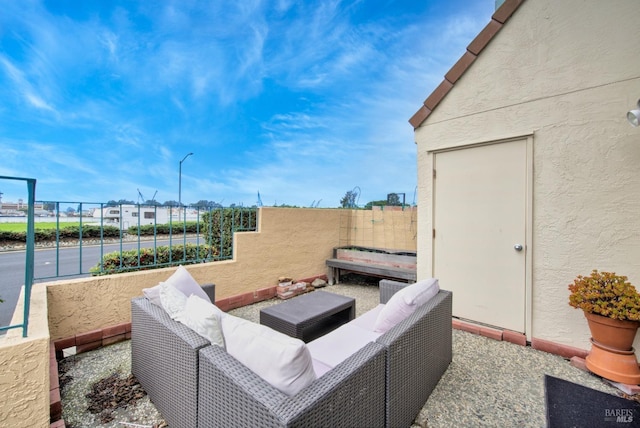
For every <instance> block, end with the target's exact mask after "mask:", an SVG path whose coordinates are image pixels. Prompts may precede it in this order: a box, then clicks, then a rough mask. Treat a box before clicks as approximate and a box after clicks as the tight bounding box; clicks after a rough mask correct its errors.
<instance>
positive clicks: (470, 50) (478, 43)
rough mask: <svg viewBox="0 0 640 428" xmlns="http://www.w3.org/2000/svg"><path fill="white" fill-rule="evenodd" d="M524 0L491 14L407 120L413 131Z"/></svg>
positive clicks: (514, 0)
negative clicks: (442, 78) (441, 79)
mask: <svg viewBox="0 0 640 428" xmlns="http://www.w3.org/2000/svg"><path fill="white" fill-rule="evenodd" d="M524 1H525V0H505V2H504V3H503V4H502V5H501V6H500V7H499V8H498V9H497V10H496V11H495V12H494V13H493V15H492V16H491V20H489V23H488V24H487V25H486V26H485V27H484V28H483V29H482V31H480V33H478V35H477V36H476V37H475V38H474V39H473V41H472V42H471V43H470V44H469V46H467V50H466V51H465V53H464V54H463V55H462V56H461V57H460V59H458V61H457V62H456V63H455V64H454V65H453V67H451V68H450V69H449V71H448V72H447V74H445V78H444V80H443V81H442V82H440V84H439V85H438V86H437V87H436V89H434V90H433V92H431V94H429V96H428V97H427V98H426V100H425V101H424V105H423V106H421V107H420V108H419V109H418V111H417V112H416V113H415V114H414V115H413V116H412V117H411V118H410V119H409V123H410V124H411V125H412V126H413V128H414V130H415V129H417V128H418V127H419V126H420V125H422V124H423V123H424V121H425V120H427V117H429V115H430V114H431V113H432V112H433V110H435V108H436V107H437V105H438V104H439V103H440V101H442V100H443V99H444V97H445V96H446V95H447V94H448V93H449V92H450V91H451V89H453V86H454V85H455V84H456V82H457V81H458V79H460V77H462V75H463V74H464V73H465V72H466V71H467V70H468V69H469V67H471V65H472V64H473V63H474V62H475V60H476V58H477V57H478V56H479V55H480V53H481V52H482V50H483V49H484V48H485V47H486V46H487V45H488V44H489V42H491V40H492V39H493V37H494V36H495V35H496V34H497V33H498V32H499V31H500V30H501V29H502V27H503V26H504V25H505V23H506V22H507V21H508V20H509V18H511V16H513V14H514V13H515V11H516V10H517V9H518V8H519V7H520V6H521V5H522V3H524Z"/></svg>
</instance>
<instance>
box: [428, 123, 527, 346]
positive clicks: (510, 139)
mask: <svg viewBox="0 0 640 428" xmlns="http://www.w3.org/2000/svg"><path fill="white" fill-rule="evenodd" d="M533 135H534V134H533V133H531V134H524V135H518V136H513V137H508V138H501V139H494V140H485V141H481V142H475V143H469V144H463V145H459V146H455V147H448V148H442V149H437V150H430V151H428V154H429V155H430V156H431V162H430V163H431V171H429V174H431V177H433V174H434V169H435V168H436V165H435V163H436V162H435V155H437V154H439V153H445V152H451V151H455V150H465V149H471V148H475V147H480V146H488V145H494V144H502V143H509V142H513V141H520V140H525V145H526V160H525V168H526V190H525V192H526V194H525V241H526V242H525V266H524V269H525V274H524V287H525V290H524V299H525V302H524V326H525V332H524V333H525V336H526V339H527V341H531V339H532V331H531V329H532V325H533V177H534V176H533V173H534V170H533ZM435 186H436V184H435V181H434V180H433V178H432V179H431V195H432V198H433V196H435V190H436V189H435ZM436 203H437V201H435V202H434V201H433V200H432V203H431V226H432V227H434V219H435V211H436V206H435V204H436ZM435 245H436V242H435V240H434V239H433V238H431V275H433V269H434V266H435ZM454 298H455V296H454Z"/></svg>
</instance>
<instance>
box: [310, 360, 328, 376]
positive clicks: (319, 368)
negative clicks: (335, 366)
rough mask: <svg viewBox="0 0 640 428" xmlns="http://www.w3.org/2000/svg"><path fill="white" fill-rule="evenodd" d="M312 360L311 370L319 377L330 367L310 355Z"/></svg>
mask: <svg viewBox="0 0 640 428" xmlns="http://www.w3.org/2000/svg"><path fill="white" fill-rule="evenodd" d="M312 360H313V371H314V372H316V377H320V376H322V375H323V374H325V373H326V372H328V371H330V370H331V369H332V367H329V366H328V365H326V364H325V363H323V362H322V361H318V360H316V359H313V357H312Z"/></svg>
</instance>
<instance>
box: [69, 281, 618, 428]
mask: <svg viewBox="0 0 640 428" xmlns="http://www.w3.org/2000/svg"><path fill="white" fill-rule="evenodd" d="M443 288H446V287H443ZM325 290H326V291H330V292H334V293H337V294H343V295H346V296H351V297H354V298H355V299H356V316H359V315H360V314H362V313H364V312H366V311H367V310H369V309H371V308H373V307H375V306H376V305H377V304H378V287H377V285H376V283H375V282H371V283H369V284H367V283H365V282H364V281H357V282H353V283H342V284H339V285H333V286H328V287H326V288H325ZM454 299H455V296H454ZM278 302H279V300H277V299H273V300H269V301H265V302H260V303H257V304H254V305H251V306H246V307H243V308H239V309H234V310H233V311H230V313H232V314H234V315H236V316H240V317H242V318H245V319H248V320H251V321H254V322H258V318H259V311H260V308H263V307H266V306H269V305H273V304H275V303H278ZM159 352H160V350H159ZM63 361H64V365H65V367H66V369H67V372H66V375H67V376H68V378H69V380H68V382H67V383H66V385H65V386H64V388H62V391H61V396H62V407H63V419H64V421H65V423H66V426H67V427H73V428H80V427H114V428H115V427H126V426H138V427H141V426H142V427H144V426H147V427H159V426H165V425H163V419H162V415H160V414H159V413H158V412H157V410H156V409H155V407H154V406H153V404H152V403H150V401H149V399H148V397H146V396H145V397H144V398H142V399H140V400H138V402H137V404H136V405H134V406H129V407H128V408H126V409H118V410H117V411H114V412H113V413H112V415H111V416H112V417H113V420H112V421H111V422H108V423H101V422H100V418H99V416H98V415H94V414H92V413H90V412H89V411H88V410H87V406H88V400H87V398H86V394H87V393H88V392H89V391H90V389H91V385H92V384H93V383H95V382H96V381H98V380H100V379H102V378H105V377H107V376H109V375H111V374H112V373H114V372H117V373H120V375H121V376H122V377H127V376H128V375H129V374H130V373H131V361H130V342H129V341H125V342H120V343H117V344H114V345H111V346H107V347H104V348H101V349H97V350H95V351H91V352H86V353H83V354H79V355H74V356H70V357H67V358H65V360H63ZM545 374H548V375H551V376H555V377H558V378H561V379H565V380H568V381H570V382H574V383H578V384H581V385H584V386H587V387H590V388H593V389H596V390H599V391H603V392H607V393H610V394H613V395H621V394H620V391H619V390H617V389H615V388H613V387H612V386H610V385H608V384H607V383H605V382H604V381H602V380H601V379H600V378H599V377H597V376H594V375H592V374H590V373H587V372H585V371H582V370H580V369H577V368H575V367H573V366H571V365H570V364H569V362H568V361H567V360H565V359H564V358H562V357H560V356H557V355H552V354H548V353H545V352H541V351H538V350H535V349H532V348H531V347H528V346H521V345H515V344H512V343H509V342H505V341H497V340H493V339H489V338H486V337H482V336H477V335H474V334H471V333H467V332H464V331H459V330H454V331H453V361H452V363H451V365H450V366H449V368H448V370H447V372H446V373H445V375H444V376H443V377H442V379H441V380H440V382H439V383H438V385H437V387H436V389H435V390H434V392H433V394H432V395H431V397H430V398H429V399H428V400H427V402H426V403H425V405H424V407H423V408H422V410H421V411H420V413H419V414H418V416H417V418H416V421H415V422H414V425H413V426H414V427H427V426H428V427H429V428H438V427H443V428H445V427H446V428H448V427H451V426H461V427H462V426H464V427H475V426H489V427H494V426H504V427H512V426H513V427H514V426H518V427H542V426H545V425H546V411H545V391H544V375H545ZM408 375H409V374H408ZM136 424H137V425H136Z"/></svg>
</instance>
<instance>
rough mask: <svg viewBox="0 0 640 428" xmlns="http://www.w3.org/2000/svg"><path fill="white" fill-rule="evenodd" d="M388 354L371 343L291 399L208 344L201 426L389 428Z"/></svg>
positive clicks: (202, 376) (203, 359)
mask: <svg viewBox="0 0 640 428" xmlns="http://www.w3.org/2000/svg"><path fill="white" fill-rule="evenodd" d="M385 354H386V352H385V349H384V347H382V346H380V345H378V344H375V343H370V344H368V345H367V346H366V347H364V348H363V349H361V350H360V351H358V352H357V353H356V354H354V355H352V356H351V357H350V358H348V359H347V360H345V361H344V362H343V363H341V364H340V365H338V366H336V367H335V368H334V369H332V370H331V371H329V372H328V373H326V374H325V375H324V376H322V377H321V378H319V379H317V380H316V381H314V382H313V383H312V384H311V385H309V386H308V387H306V388H305V389H303V390H302V391H300V392H299V393H298V394H296V395H295V396H293V397H288V396H286V395H285V394H283V393H281V392H280V391H278V390H277V389H275V388H273V387H272V386H271V385H269V384H268V383H267V382H266V381H264V380H263V379H262V378H260V377H259V376H258V375H256V374H255V373H253V372H252V371H251V370H249V369H248V368H247V367H245V366H244V365H242V364H241V363H240V362H238V361H237V360H236V359H235V358H233V357H232V356H230V355H229V354H227V353H226V352H225V351H224V350H222V349H221V348H219V347H217V346H215V345H214V346H208V347H206V348H204V349H202V350H201V351H200V355H201V356H200V362H201V363H200V398H199V426H201V427H248V426H251V427H377V426H383V425H384V418H385V406H384V401H385V358H386V357H385Z"/></svg>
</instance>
